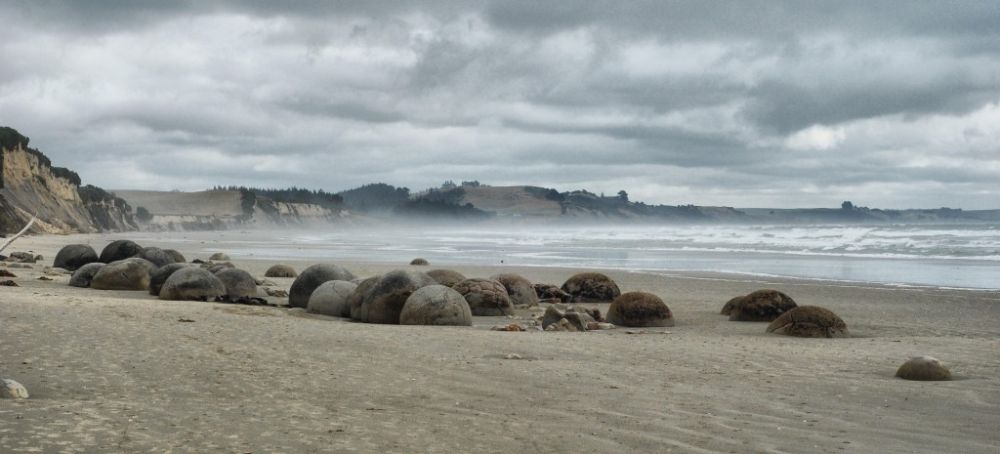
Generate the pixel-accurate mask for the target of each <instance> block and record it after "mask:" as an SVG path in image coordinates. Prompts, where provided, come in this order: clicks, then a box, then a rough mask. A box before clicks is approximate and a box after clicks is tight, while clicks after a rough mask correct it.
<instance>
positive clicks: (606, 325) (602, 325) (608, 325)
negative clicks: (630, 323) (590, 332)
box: [597, 322, 617, 329]
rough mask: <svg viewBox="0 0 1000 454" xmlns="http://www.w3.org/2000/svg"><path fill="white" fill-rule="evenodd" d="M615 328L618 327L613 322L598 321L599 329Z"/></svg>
mask: <svg viewBox="0 0 1000 454" xmlns="http://www.w3.org/2000/svg"><path fill="white" fill-rule="evenodd" d="M615 328H617V326H615V325H614V324H613V323H605V322H597V329H615Z"/></svg>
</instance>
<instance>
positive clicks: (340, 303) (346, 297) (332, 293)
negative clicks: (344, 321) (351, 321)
mask: <svg viewBox="0 0 1000 454" xmlns="http://www.w3.org/2000/svg"><path fill="white" fill-rule="evenodd" d="M357 288H358V284H355V283H353V282H349V281H326V282H324V283H322V284H320V286H319V287H316V290H313V293H312V295H311V296H310V297H309V304H308V305H307V306H306V311H308V312H312V313H315V314H323V315H332V316H334V317H350V316H351V305H350V297H351V294H353V293H354V290H355V289H357Z"/></svg>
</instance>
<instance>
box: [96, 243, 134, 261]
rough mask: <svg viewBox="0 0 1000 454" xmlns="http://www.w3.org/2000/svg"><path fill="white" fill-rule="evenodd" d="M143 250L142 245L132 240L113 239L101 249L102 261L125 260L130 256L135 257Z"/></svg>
mask: <svg viewBox="0 0 1000 454" xmlns="http://www.w3.org/2000/svg"><path fill="white" fill-rule="evenodd" d="M140 252H142V246H139V245H138V244H136V243H135V241H132V240H115V241H112V242H111V243H110V244H108V245H107V246H104V250H102V251H101V258H100V261H101V262H102V263H108V264H110V263H111V262H117V261H119V260H124V259H127V258H129V257H135V256H137V255H139V253H140Z"/></svg>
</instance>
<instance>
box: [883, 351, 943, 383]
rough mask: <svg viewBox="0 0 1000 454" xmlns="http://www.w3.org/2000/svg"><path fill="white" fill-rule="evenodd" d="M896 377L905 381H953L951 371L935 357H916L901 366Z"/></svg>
mask: <svg viewBox="0 0 1000 454" xmlns="http://www.w3.org/2000/svg"><path fill="white" fill-rule="evenodd" d="M896 376H897V377H899V378H902V379H904V380H917V381H946V380H951V371H950V370H949V369H948V368H947V367H945V366H944V365H943V364H941V361H939V360H938V359H937V358H935V357H933V356H914V357H913V358H910V359H909V360H907V361H906V362H905V363H903V365H902V366H899V369H898V370H896Z"/></svg>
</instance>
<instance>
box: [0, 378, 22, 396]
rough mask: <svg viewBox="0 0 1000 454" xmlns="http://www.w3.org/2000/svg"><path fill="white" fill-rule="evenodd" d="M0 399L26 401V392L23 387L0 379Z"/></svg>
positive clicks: (8, 380)
mask: <svg viewBox="0 0 1000 454" xmlns="http://www.w3.org/2000/svg"><path fill="white" fill-rule="evenodd" d="M0 385H2V386H0V399H27V398H28V390H27V389H26V388H25V387H24V385H22V384H20V383H18V382H16V381H14V380H11V379H8V378H3V379H0Z"/></svg>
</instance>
